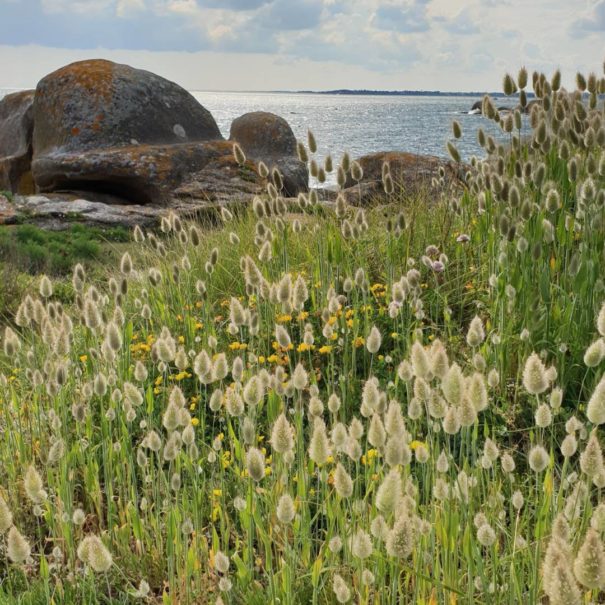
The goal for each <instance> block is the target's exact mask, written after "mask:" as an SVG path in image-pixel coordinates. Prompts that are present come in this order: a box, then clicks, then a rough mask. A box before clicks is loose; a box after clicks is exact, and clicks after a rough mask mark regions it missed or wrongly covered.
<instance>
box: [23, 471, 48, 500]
mask: <svg viewBox="0 0 605 605" xmlns="http://www.w3.org/2000/svg"><path fill="white" fill-rule="evenodd" d="M43 485H44V484H43V483H42V477H40V473H39V472H38V471H37V470H36V467H35V466H34V465H33V464H31V465H30V466H29V467H28V469H27V472H26V473H25V477H24V478H23V487H24V488H25V493H26V494H27V497H28V498H29V499H30V500H31V501H32V502H33V503H34V504H39V503H40V502H42V501H43V500H46V492H45V491H44V489H43Z"/></svg>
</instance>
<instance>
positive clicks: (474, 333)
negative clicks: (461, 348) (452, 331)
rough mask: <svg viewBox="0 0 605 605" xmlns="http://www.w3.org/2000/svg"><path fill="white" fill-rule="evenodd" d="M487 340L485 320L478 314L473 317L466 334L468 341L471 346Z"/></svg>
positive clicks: (476, 345)
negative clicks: (484, 326)
mask: <svg viewBox="0 0 605 605" xmlns="http://www.w3.org/2000/svg"><path fill="white" fill-rule="evenodd" d="M484 340H485V330H484V329H483V322H482V321H481V318H480V317H479V316H477V315H475V317H473V320H472V321H471V324H470V326H469V329H468V332H467V334H466V342H467V343H468V344H469V346H471V347H478V346H479V345H480V344H481V343H482V342H483V341H484Z"/></svg>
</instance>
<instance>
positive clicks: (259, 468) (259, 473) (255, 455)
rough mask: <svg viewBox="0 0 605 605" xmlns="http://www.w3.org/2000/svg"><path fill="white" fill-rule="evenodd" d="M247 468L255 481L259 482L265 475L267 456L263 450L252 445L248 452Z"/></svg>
mask: <svg viewBox="0 0 605 605" xmlns="http://www.w3.org/2000/svg"><path fill="white" fill-rule="evenodd" d="M246 468H247V470H248V475H250V477H251V478H252V479H254V481H256V482H259V481H260V480H261V479H263V478H264V476H265V457H264V456H263V454H262V452H261V451H260V450H259V449H258V448H256V447H251V448H250V449H249V450H248V452H247V453H246Z"/></svg>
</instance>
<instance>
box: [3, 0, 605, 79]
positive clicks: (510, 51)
mask: <svg viewBox="0 0 605 605" xmlns="http://www.w3.org/2000/svg"><path fill="white" fill-rule="evenodd" d="M585 6H586V9H585V10H584V11H578V8H577V2H569V0H532V2H527V0H18V1H15V0H0V23H2V24H3V36H2V39H1V40H0V42H2V43H3V44H4V45H5V46H3V47H0V62H1V63H2V65H3V70H2V72H0V87H2V86H10V85H12V84H13V83H14V82H15V81H17V80H18V81H21V82H24V81H28V82H29V83H30V84H29V85H31V84H33V83H35V78H36V77H37V76H39V75H43V74H40V71H42V69H43V68H44V69H46V68H47V67H53V68H54V67H58V66H59V64H60V62H61V61H62V60H63V59H64V60H65V61H64V62H67V61H68V60H74V59H77V58H79V57H84V56H90V55H92V56H98V55H104V56H108V57H110V58H111V57H122V59H120V60H123V61H128V60H139V59H140V58H141V57H144V62H145V67H146V68H147V69H151V70H152V71H155V69H154V65H153V64H154V63H156V64H157V66H158V67H157V70H160V69H163V68H164V67H165V68H166V69H167V70H168V71H170V70H172V72H173V73H174V74H175V75H179V74H183V76H182V77H183V78H184V79H185V80H186V81H187V82H188V83H189V84H188V85H189V86H195V87H197V88H204V87H209V88H221V87H222V88H229V89H238V88H239V89H243V88H253V89H261V88H264V89H275V88H286V87H291V88H337V87H350V88H358V87H359V88H366V87H367V88H370V87H384V88H429V89H434V88H441V89H449V90H454V89H472V90H485V89H498V88H499V86H500V81H501V76H502V73H503V72H504V71H511V72H513V73H515V72H516V71H517V69H518V68H519V66H520V65H522V64H525V65H526V66H527V68H528V69H529V70H533V69H538V70H546V71H549V72H552V71H553V70H554V69H555V68H556V67H561V68H562V70H563V71H564V73H565V72H567V73H569V74H570V76H569V77H570V81H571V79H572V78H573V75H574V74H575V71H576V70H578V69H581V70H584V71H588V70H600V65H599V63H600V60H601V57H595V48H597V47H598V41H599V35H601V34H602V32H603V31H605V0H598V1H595V0H592V1H591V2H588V3H587V4H586V5H585ZM570 24H571V25H570ZM595 39H596V41H597V45H595ZM26 48H27V49H28V51H27V52H26V51H25V50H24V49H26ZM44 48H46V52H44V51H43V50H42V49H44ZM101 49H106V50H101ZM597 50H600V48H597ZM28 53H29V55H28ZM21 57H23V58H21ZM27 57H29V59H27ZM49 57H53V60H54V62H52V65H50V64H49V60H48V58H49ZM191 57H196V58H197V60H198V61H199V63H198V64H194V63H192V62H191ZM209 61H212V65H211V66H210V65H209V64H208V62H209ZM181 65H187V66H188V69H191V70H192V71H191V73H185V72H184V71H183V69H182V68H181V67H180V66H181ZM219 65H222V66H223V68H222V69H219V68H218V66H219ZM251 65H254V66H255V69H254V70H253V71H251V72H250V71H247V69H249V66H251ZM259 65H262V66H263V67H262V70H261V69H258V67H257V66H259ZM283 66H288V67H289V69H291V70H292V72H291V73H288V74H287V75H285V74H284V71H283V69H282V68H283ZM293 66H295V69H294V67H293ZM215 67H216V69H215ZM337 68H339V69H337ZM48 70H49V69H47V71H48ZM303 70H306V71H303ZM335 74H336V75H335ZM179 77H181V76H179ZM284 78H285V80H284ZM286 81H287V82H289V83H290V85H289V86H287V85H286V84H285V82H286ZM297 81H298V82H300V83H299V84H297V83H296V82H297ZM303 82H305V83H306V84H305V85H303ZM337 82H338V85H337Z"/></svg>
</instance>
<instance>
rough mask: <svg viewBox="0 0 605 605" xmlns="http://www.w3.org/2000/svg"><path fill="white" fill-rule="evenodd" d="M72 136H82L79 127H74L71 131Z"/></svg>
mask: <svg viewBox="0 0 605 605" xmlns="http://www.w3.org/2000/svg"><path fill="white" fill-rule="evenodd" d="M71 134H72V135H73V136H74V137H76V136H78V135H79V134H80V129H79V128H78V127H77V126H74V127H73V128H72V129H71Z"/></svg>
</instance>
